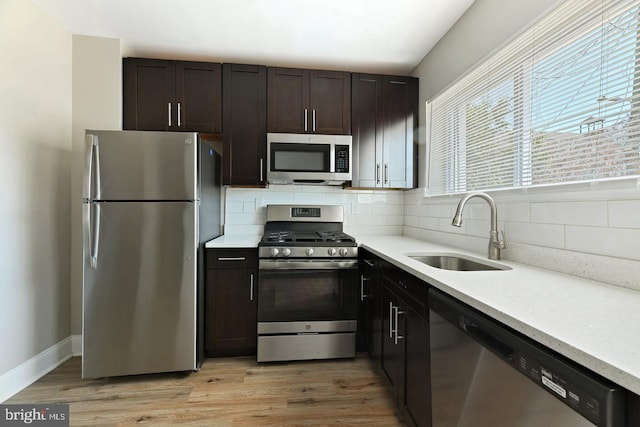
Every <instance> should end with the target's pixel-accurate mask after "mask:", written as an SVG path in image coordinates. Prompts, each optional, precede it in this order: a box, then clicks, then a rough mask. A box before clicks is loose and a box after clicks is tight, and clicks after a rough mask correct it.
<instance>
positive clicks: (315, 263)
mask: <svg viewBox="0 0 640 427" xmlns="http://www.w3.org/2000/svg"><path fill="white" fill-rule="evenodd" d="M357 267H358V260H355V259H354V260H344V259H341V260H329V261H328V260H295V261H293V260H269V259H261V260H260V262H259V264H258V268H259V269H260V270H336V269H337V270H344V269H355V268H357Z"/></svg>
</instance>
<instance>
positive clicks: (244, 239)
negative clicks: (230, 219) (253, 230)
mask: <svg viewBox="0 0 640 427" xmlns="http://www.w3.org/2000/svg"><path fill="white" fill-rule="evenodd" d="M261 238H262V236H261V235H255V234H247V235H244V234H223V235H222V236H220V237H216V238H215V239H213V240H209V241H208V242H207V243H205V245H204V247H205V248H257V247H258V243H259V242H260V239H261Z"/></svg>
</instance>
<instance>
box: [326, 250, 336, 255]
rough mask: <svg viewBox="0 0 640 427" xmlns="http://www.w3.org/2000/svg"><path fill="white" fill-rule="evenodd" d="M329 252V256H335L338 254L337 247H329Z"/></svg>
mask: <svg viewBox="0 0 640 427" xmlns="http://www.w3.org/2000/svg"><path fill="white" fill-rule="evenodd" d="M327 252H328V253H329V256H334V255H335V254H336V248H329V250H328V251H327Z"/></svg>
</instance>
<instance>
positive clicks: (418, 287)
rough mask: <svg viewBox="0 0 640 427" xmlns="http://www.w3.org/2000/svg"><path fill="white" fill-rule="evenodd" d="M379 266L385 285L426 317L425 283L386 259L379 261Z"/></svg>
mask: <svg viewBox="0 0 640 427" xmlns="http://www.w3.org/2000/svg"><path fill="white" fill-rule="evenodd" d="M380 266H381V273H382V278H383V279H384V282H385V283H386V284H387V286H388V287H389V288H390V289H391V290H393V292H395V293H396V294H398V296H400V297H401V298H402V299H404V300H406V302H407V303H408V304H409V305H411V307H413V309H415V310H416V311H417V312H418V313H419V314H420V315H421V316H423V317H424V318H426V317H427V310H428V305H427V284H426V283H424V282H423V281H422V280H420V279H418V278H417V277H415V276H413V275H412V274H410V273H407V272H406V271H404V270H402V269H400V268H398V267H396V266H394V265H393V264H390V263H388V262H386V261H380Z"/></svg>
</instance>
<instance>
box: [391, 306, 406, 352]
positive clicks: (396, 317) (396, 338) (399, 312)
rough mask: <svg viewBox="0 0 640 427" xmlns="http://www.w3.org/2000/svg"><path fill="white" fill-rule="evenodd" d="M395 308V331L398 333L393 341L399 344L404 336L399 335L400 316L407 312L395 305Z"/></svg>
mask: <svg viewBox="0 0 640 427" xmlns="http://www.w3.org/2000/svg"><path fill="white" fill-rule="evenodd" d="M394 308H395V311H396V315H395V320H396V329H395V333H396V336H395V338H394V340H393V343H394V344H396V345H397V344H398V340H400V339H402V338H404V337H403V336H400V335H398V316H399V315H401V314H405V313H406V312H405V311H400V310H399V307H394Z"/></svg>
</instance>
